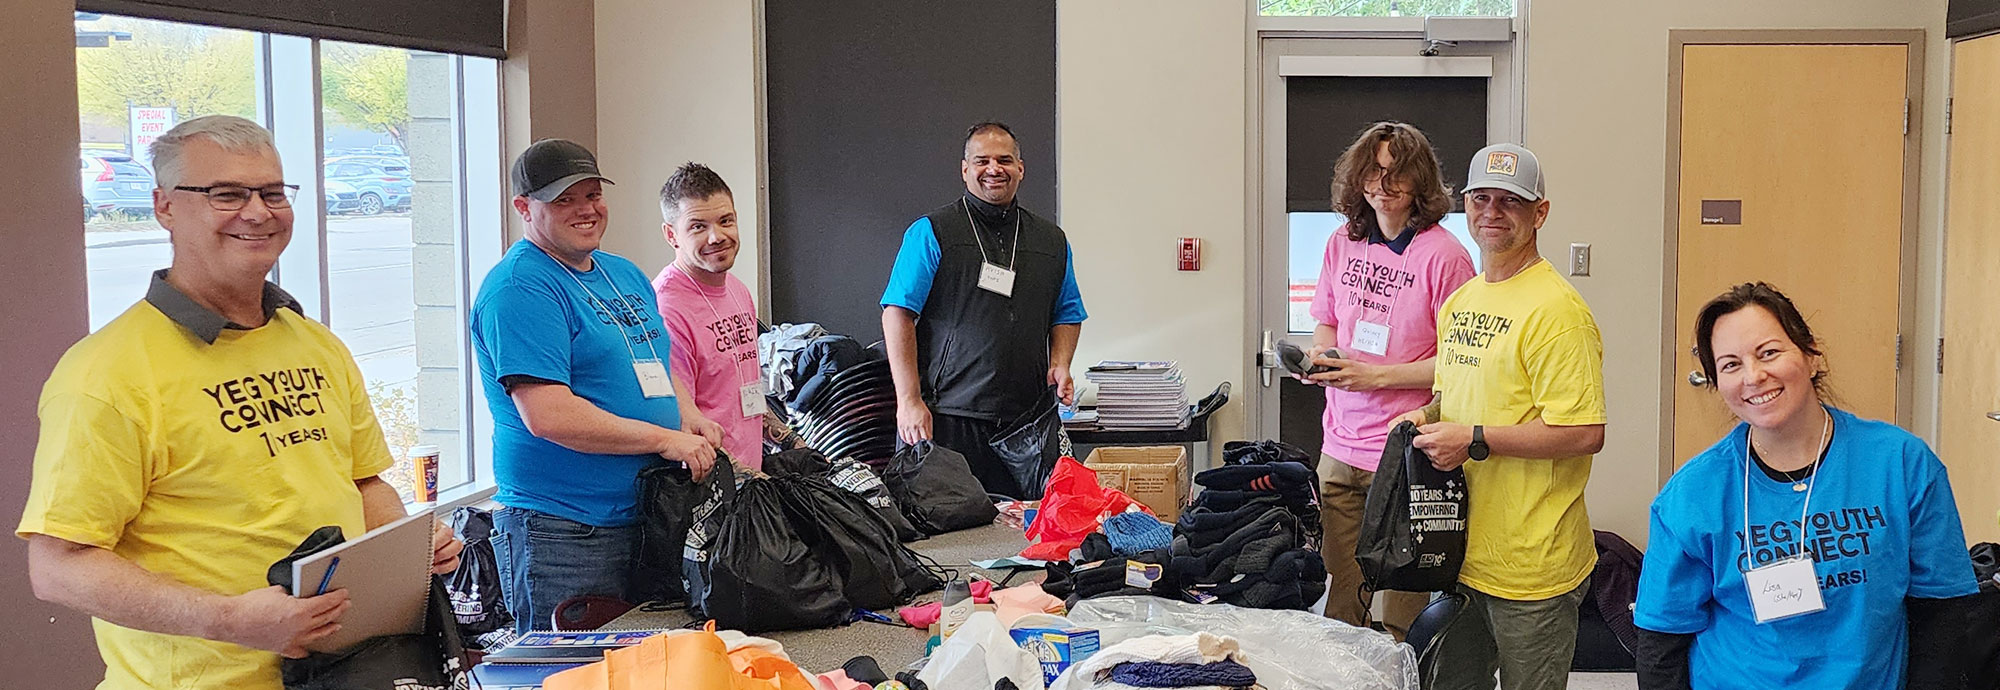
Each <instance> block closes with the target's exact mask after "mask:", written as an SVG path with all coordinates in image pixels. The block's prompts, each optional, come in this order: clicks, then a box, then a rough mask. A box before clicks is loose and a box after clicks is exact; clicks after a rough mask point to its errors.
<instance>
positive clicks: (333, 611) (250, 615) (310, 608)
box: [203, 585, 353, 659]
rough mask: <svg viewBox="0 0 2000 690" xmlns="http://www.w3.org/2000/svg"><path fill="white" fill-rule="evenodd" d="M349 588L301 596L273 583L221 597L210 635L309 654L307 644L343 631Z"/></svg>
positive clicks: (296, 656)
mask: <svg viewBox="0 0 2000 690" xmlns="http://www.w3.org/2000/svg"><path fill="white" fill-rule="evenodd" d="M352 605H353V604H350V603H349V602H348V601H347V590H344V589H341V590H334V591H331V592H327V593H325V594H321V595H319V596H316V597H310V598H306V599H300V598H296V597H293V596H292V595H291V594H288V593H286V592H285V588H283V587H279V586H276V585H272V586H270V587H265V588H263V589H253V590H250V591H249V592H246V593H243V594H240V595H237V596H233V597H229V598H226V599H223V600H222V606H221V608H220V610H218V611H216V617H215V626H216V629H215V630H214V631H213V634H209V635H203V637H206V638H208V639H212V640H220V641H223V642H234V643H236V644H240V645H243V646H245V647H250V648H253V649H262V650H264V651H267V652H276V653H278V654H279V655H281V656H285V657H288V658H292V659H303V658H305V656H306V645H309V644H312V643H314V642H318V641H320V640H323V639H326V638H327V636H329V635H332V634H334V633H336V632H339V631H340V624H339V623H337V622H335V621H338V620H340V616H341V615H342V614H345V613H347V609H348V607H350V606H352Z"/></svg>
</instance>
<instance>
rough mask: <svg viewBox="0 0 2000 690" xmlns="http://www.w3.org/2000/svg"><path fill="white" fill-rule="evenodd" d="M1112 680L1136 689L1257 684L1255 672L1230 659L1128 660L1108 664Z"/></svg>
mask: <svg viewBox="0 0 2000 690" xmlns="http://www.w3.org/2000/svg"><path fill="white" fill-rule="evenodd" d="M1111 682H1113V683H1119V684H1123V685H1130V686H1132V687H1135V688H1195V687H1224V688H1246V687H1249V686H1252V685H1256V684H1257V674H1256V673H1254V672H1252V671H1251V670H1250V667H1248V666H1244V665H1243V664H1240V663H1237V662H1236V661H1234V660H1231V659H1224V660H1222V661H1216V662H1211V663H1206V664H1169V663H1165V662H1160V661H1127V662H1125V663H1122V664H1118V665H1116V666H1112V667H1111Z"/></svg>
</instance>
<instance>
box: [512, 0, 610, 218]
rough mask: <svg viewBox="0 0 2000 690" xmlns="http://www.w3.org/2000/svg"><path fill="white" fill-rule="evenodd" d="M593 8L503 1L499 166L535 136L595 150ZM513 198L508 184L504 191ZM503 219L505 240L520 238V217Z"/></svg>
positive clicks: (538, 0) (563, 1) (560, 1)
mask: <svg viewBox="0 0 2000 690" xmlns="http://www.w3.org/2000/svg"><path fill="white" fill-rule="evenodd" d="M592 9H593V6H592V4H591V3H588V2H577V1H576V0H514V2H510V3H508V5H507V61H506V62H505V63H503V64H502V66H501V70H500V78H501V85H500V89H501V99H502V101H503V103H502V106H501V107H502V108H503V110H504V112H503V115H502V118H501V123H500V127H501V130H502V134H501V136H502V138H504V139H505V140H506V143H505V145H504V146H503V147H502V151H503V153H504V154H505V156H506V161H505V162H503V163H502V165H504V166H511V165H513V163H514V157H515V156H518V155H520V154H521V152H522V151H525V150H527V148H528V145H529V144H532V143H534V142H535V141H537V140H540V139H548V138H560V139H569V140H572V141H575V142H577V143H580V144H583V145H584V146H586V147H589V148H590V149H591V150H593V151H595V150H597V78H596V76H595V72H596V43H595V42H594V41H593V40H592V29H591V26H592V24H593V21H594V20H593V18H592ZM507 194H508V196H509V197H510V198H511V197H512V195H513V189H511V188H510V189H508V190H507ZM506 217H507V224H508V227H507V239H508V241H510V242H511V241H513V240H516V239H520V237H521V217H520V216H519V215H516V214H514V213H512V212H509V213H507V214H506Z"/></svg>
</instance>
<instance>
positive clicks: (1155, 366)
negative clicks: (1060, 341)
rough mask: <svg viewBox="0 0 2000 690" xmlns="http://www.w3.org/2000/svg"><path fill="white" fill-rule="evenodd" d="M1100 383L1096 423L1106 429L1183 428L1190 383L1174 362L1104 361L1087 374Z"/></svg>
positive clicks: (1186, 418) (1185, 419)
mask: <svg viewBox="0 0 2000 690" xmlns="http://www.w3.org/2000/svg"><path fill="white" fill-rule="evenodd" d="M1084 377H1085V378H1088V379H1090V380H1091V381H1092V382H1094V383H1096V384H1097V425H1098V427H1099V428H1102V429H1104V430H1106V431H1150V430H1157V429H1184V428H1187V425H1188V411H1189V408H1188V397H1187V382H1186V381H1184V380H1182V379H1181V369H1180V366H1179V365H1177V364H1176V363H1174V362H1126V361H1116V360H1105V361H1102V362H1098V363H1097V365H1096V366H1093V367H1091V368H1090V370H1089V371H1087V372H1085V373H1084Z"/></svg>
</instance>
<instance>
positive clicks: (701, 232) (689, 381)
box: [653, 163, 764, 469]
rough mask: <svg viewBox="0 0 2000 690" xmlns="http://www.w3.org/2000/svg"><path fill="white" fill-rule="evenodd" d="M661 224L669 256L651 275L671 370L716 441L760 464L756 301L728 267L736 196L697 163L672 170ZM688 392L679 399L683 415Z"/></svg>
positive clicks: (663, 191)
mask: <svg viewBox="0 0 2000 690" xmlns="http://www.w3.org/2000/svg"><path fill="white" fill-rule="evenodd" d="M660 214H661V215H662V216H664V218H665V222H664V223H662V224H661V226H660V229H661V231H662V232H664V233H665V234H666V236H667V243H668V244H671V245H673V247H674V261H673V263H671V264H668V265H667V267H666V268H665V269H662V270H661V271H660V275H659V276H657V277H655V278H653V291H654V293H656V294H657V295H658V297H659V302H660V318H661V320H663V321H665V322H666V325H667V337H668V338H669V339H670V340H671V341H672V342H673V345H674V346H673V352H672V354H671V355H669V356H668V359H669V360H670V361H669V363H668V364H669V366H670V367H671V368H672V370H673V376H674V378H675V379H676V380H678V381H680V382H681V383H682V385H685V386H686V387H687V391H688V395H689V397H692V398H694V400H693V404H694V408H695V409H697V410H699V411H700V414H701V416H703V417H707V418H708V419H710V420H712V421H714V422H715V423H716V424H719V425H721V426H722V449H723V451H724V452H727V453H729V457H731V458H735V459H736V461H737V462H738V463H741V464H742V465H744V466H746V467H749V468H752V469H761V468H762V467H763V465H764V388H763V384H762V383H761V381H762V376H761V374H760V372H759V364H758V362H757V305H756V303H755V302H752V301H751V299H750V288H748V287H746V286H744V285H743V281H740V280H737V279H736V277H735V276H732V275H729V269H730V268H731V267H733V266H735V265H736V251H737V249H738V248H739V246H740V245H739V244H738V243H737V241H736V198H735V195H734V194H732V193H730V191H729V185H728V184H726V183H724V182H723V181H722V176H720V175H717V174H715V171H714V170H710V169H708V166H705V165H702V164H700V163H688V164H686V165H683V166H681V167H680V169H678V170H675V171H674V174H673V175H672V176H669V177H668V178H667V183H666V184H664V185H661V187H660ZM688 402H689V401H686V400H683V401H681V408H682V410H683V412H682V415H683V416H686V414H687V413H686V412H685V410H686V409H687V408H688Z"/></svg>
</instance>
